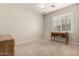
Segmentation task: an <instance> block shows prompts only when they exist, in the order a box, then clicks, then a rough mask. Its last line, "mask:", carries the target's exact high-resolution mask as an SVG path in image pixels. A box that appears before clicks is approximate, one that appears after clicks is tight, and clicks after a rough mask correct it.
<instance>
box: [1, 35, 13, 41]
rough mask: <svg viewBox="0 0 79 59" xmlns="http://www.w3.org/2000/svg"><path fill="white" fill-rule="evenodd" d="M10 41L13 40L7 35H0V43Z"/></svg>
mask: <svg viewBox="0 0 79 59" xmlns="http://www.w3.org/2000/svg"><path fill="white" fill-rule="evenodd" d="M12 39H14V38H13V37H12V36H11V35H9V34H0V41H5V40H12Z"/></svg>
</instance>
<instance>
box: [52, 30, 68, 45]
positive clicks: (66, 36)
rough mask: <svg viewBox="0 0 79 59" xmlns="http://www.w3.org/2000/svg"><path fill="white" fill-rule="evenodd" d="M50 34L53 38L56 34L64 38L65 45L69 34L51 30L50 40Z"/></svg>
mask: <svg viewBox="0 0 79 59" xmlns="http://www.w3.org/2000/svg"><path fill="white" fill-rule="evenodd" d="M52 36H53V37H54V40H55V37H56V36H60V37H63V38H65V41H66V45H67V44H68V43H69V34H68V33H67V32H51V41H52Z"/></svg>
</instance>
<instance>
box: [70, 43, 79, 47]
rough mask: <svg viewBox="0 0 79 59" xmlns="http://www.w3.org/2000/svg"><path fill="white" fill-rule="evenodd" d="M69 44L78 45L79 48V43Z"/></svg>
mask: <svg viewBox="0 0 79 59" xmlns="http://www.w3.org/2000/svg"><path fill="white" fill-rule="evenodd" d="M70 44H73V45H78V46H79V43H77V42H70Z"/></svg>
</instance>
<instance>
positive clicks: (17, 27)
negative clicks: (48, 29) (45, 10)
mask: <svg viewBox="0 0 79 59" xmlns="http://www.w3.org/2000/svg"><path fill="white" fill-rule="evenodd" d="M42 33H43V19H42V15H40V14H37V13H34V12H31V11H28V10H26V9H24V8H20V6H16V4H0V34H11V35H13V36H14V37H15V41H16V42H17V43H20V42H23V41H28V40H31V39H33V38H38V37H40V36H41V35H42Z"/></svg>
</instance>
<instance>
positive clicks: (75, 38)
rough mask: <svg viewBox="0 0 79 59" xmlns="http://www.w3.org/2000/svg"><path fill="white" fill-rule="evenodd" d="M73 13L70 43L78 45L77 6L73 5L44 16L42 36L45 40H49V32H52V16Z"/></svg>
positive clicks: (78, 13)
mask: <svg viewBox="0 0 79 59" xmlns="http://www.w3.org/2000/svg"><path fill="white" fill-rule="evenodd" d="M71 11H72V12H74V17H73V18H74V19H73V32H72V33H70V34H69V35H70V42H77V43H79V4H75V5H73V6H70V7H66V8H63V9H60V10H57V11H55V12H52V13H49V14H47V15H45V16H44V21H45V23H44V27H45V28H44V30H45V31H44V36H45V38H47V39H50V32H51V31H52V27H51V25H52V17H53V16H54V15H59V14H63V13H66V12H71Z"/></svg>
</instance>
